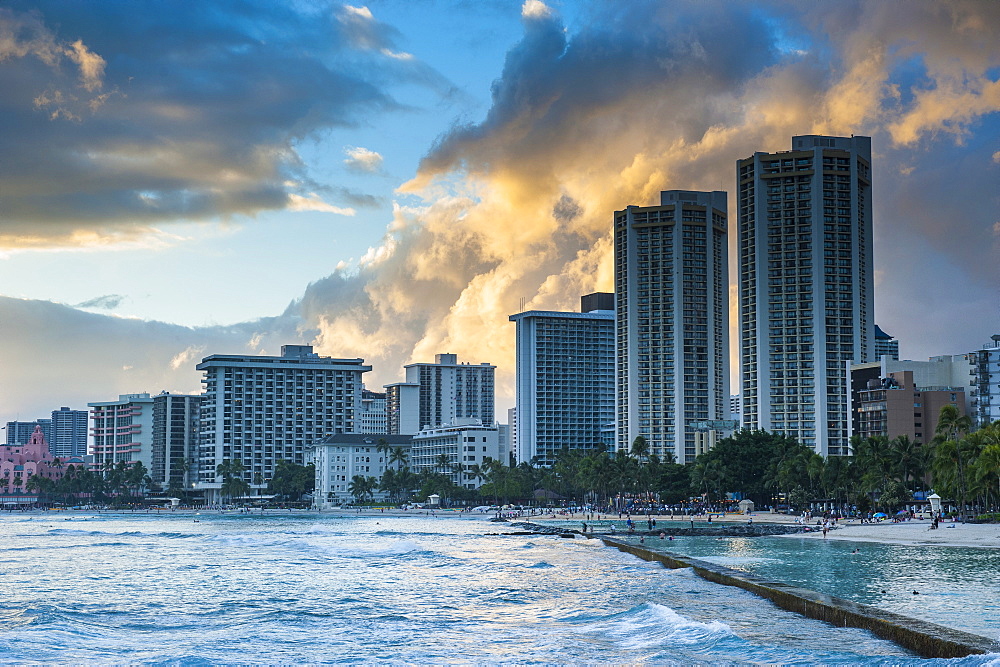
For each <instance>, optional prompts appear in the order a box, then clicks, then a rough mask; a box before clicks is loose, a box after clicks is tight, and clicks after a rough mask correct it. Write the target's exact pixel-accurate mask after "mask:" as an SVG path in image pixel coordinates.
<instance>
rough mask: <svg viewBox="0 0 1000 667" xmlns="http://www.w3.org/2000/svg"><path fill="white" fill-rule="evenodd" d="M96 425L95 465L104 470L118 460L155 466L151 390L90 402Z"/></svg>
mask: <svg viewBox="0 0 1000 667" xmlns="http://www.w3.org/2000/svg"><path fill="white" fill-rule="evenodd" d="M87 405H88V406H89V407H90V408H92V409H91V411H90V417H91V423H92V425H93V433H94V445H93V447H92V449H91V453H92V454H93V455H94V465H95V466H97V468H98V469H100V470H104V469H105V467H106V466H108V465H114V464H116V463H120V462H125V463H136V462H138V461H141V462H142V465H144V466H146V468H147V469H150V468H152V466H153V450H152V446H151V443H152V437H153V410H152V407H153V399H152V398H150V396H149V394H145V393H143V394H122V395H120V396H119V397H118V400H117V401H96V402H94V403H87Z"/></svg>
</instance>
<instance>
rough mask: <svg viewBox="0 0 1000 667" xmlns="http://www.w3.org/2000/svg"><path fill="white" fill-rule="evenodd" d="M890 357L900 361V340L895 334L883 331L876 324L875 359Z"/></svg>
mask: <svg viewBox="0 0 1000 667" xmlns="http://www.w3.org/2000/svg"><path fill="white" fill-rule="evenodd" d="M882 357H889V358H890V359H892V360H893V361H899V341H898V340H896V338H895V337H894V336H891V335H890V334H887V333H886V332H884V331H882V328H881V327H880V326H879V325H877V324H876V325H875V359H876V360H878V359H881V358H882Z"/></svg>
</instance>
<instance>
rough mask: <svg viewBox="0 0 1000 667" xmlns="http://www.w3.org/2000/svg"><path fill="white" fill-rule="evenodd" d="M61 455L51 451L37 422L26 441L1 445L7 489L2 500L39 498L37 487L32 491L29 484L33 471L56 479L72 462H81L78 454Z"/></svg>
mask: <svg viewBox="0 0 1000 667" xmlns="http://www.w3.org/2000/svg"><path fill="white" fill-rule="evenodd" d="M57 458H58V457H54V456H52V453H51V452H50V451H49V443H48V442H46V440H45V434H44V433H43V432H42V427H41V426H40V425H39V424H35V430H34V431H32V432H31V435H30V436H28V438H27V440H26V442H24V443H16V444H10V445H4V446H3V447H0V492H2V493H3V496H2V497H0V502H2V504H3V505H18V504H27V503H32V502H35V501H37V500H38V497H37V491H35V492H33V493H34V494H35V495H32V492H28V490H27V488H26V487H27V485H28V479H30V478H31V476H32V475H38V476H39V477H43V478H46V479H50V480H52V481H56V480H58V479H59V478H60V477H62V476H63V475H64V474H65V473H66V467H67V466H68V465H80V464H81V462H80V459H79V458H78V457H77V458H70V459H67V460H66V461H62V460H59V461H57V460H56V459H57ZM25 494H27V495H25Z"/></svg>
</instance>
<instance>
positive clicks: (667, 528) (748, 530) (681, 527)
mask: <svg viewBox="0 0 1000 667" xmlns="http://www.w3.org/2000/svg"><path fill="white" fill-rule="evenodd" d="M586 523H587V526H588V528H591V529H593V531H592V532H591V531H590V530H588V532H587V533H586V535H587V536H590V535H591V534H593V535H594V537H597V536H598V535H600V536H605V535H608V534H611V535H647V536H649V535H659V534H660V533H663V534H664V535H669V536H672V537H762V536H765V535H792V534H795V533H801V532H803V528H802V526H799V525H795V524H777V523H759V524H745V523H719V524H716V525H705V524H695V525H694V526H693V527H692V526H691V525H690V524H688V523H686V522H662V523H659V524H657V526H656V528H654V529H652V530H647V529H646V528H644V527H643V528H642V529H641V530H640V529H639V528H638V527H637V528H636V530H634V531H631V532H626V531H621V530H618V531H616V532H614V533H609V531H608V526H607V524H606V523H600V522H586ZM642 524H643V522H639V524H637V526H640V525H642ZM507 525H508V526H510V527H512V528H520V529H522V530H525V531H529V532H533V533H538V534H542V535H558V534H563V533H576V534H578V535H583V534H584V533H582V532H581V531H580V530H578V529H575V528H569V527H562V526H545V525H540V524H537V523H531V522H528V521H515V522H510V523H508V524H507ZM582 527H583V522H581V524H580V528H582Z"/></svg>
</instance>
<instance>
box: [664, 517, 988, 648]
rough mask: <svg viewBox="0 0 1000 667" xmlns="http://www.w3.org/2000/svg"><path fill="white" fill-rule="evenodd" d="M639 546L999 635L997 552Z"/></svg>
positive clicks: (846, 545)
mask: <svg viewBox="0 0 1000 667" xmlns="http://www.w3.org/2000/svg"><path fill="white" fill-rule="evenodd" d="M646 546H649V547H654V548H662V549H663V550H665V551H671V552H674V553H678V554H682V555H686V556H692V557H694V558H700V559H703V560H706V561H709V562H711V563H716V564H718V565H724V566H726V567H731V568H734V569H737V570H741V571H744V572H750V573H753V574H757V575H760V576H763V577H767V578H769V579H772V580H773V581H780V582H784V583H787V584H795V585H798V586H802V587H804V588H809V589H811V590H815V591H820V592H822V593H827V594H829V595H835V596H837V597H840V598H844V599H846V600H852V601H854V602H860V603H863V604H870V605H872V606H875V607H879V608H880V609H886V610H888V611H893V612H896V613H898V614H903V615H904V616H910V617H913V618H919V619H923V620H926V621H930V622H932V623H938V624H940V625H945V626H947V627H951V628H957V629H959V630H964V631H966V632H972V633H975V634H978V635H983V636H985V637H990V638H993V639H998V640H1000V550H996V549H983V548H978V549H977V548H957V547H942V546H937V545H935V546H931V547H928V546H900V545H887V544H877V543H872V542H863V543H862V542H849V541H842V540H815V539H807V538H800V537H795V536H785V537H755V538H736V537H731V538H722V539H720V538H709V537H676V538H674V540H673V541H669V540H665V541H661V540H659V539H652V540H650V539H647V540H646ZM854 549H857V550H858V553H852V551H853V550H854ZM914 591H916V593H914Z"/></svg>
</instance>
